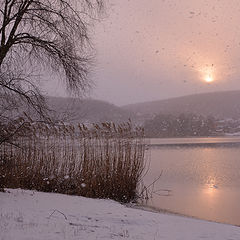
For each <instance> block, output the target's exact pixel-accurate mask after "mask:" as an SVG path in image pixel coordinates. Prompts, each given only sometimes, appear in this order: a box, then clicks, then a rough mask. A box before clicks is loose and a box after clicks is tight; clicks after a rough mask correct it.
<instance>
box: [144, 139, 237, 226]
mask: <svg viewBox="0 0 240 240" xmlns="http://www.w3.org/2000/svg"><path fill="white" fill-rule="evenodd" d="M146 153H147V157H148V158H149V159H150V165H149V171H148V173H147V174H146V176H145V184H146V185H148V184H150V183H151V182H153V180H154V179H156V178H157V177H158V176H159V175H160V174H161V177H160V179H159V180H158V181H157V182H156V183H155V184H154V189H153V194H152V199H151V200H149V201H148V203H147V205H148V206H149V207H152V208H155V209H159V210H160V209H161V210H166V211H169V212H174V213H179V214H183V215H187V216H193V217H196V218H201V219H206V220H210V221H217V222H223V223H229V224H233V225H240V137H221V138H220V137H217V138H177V139H151V140H149V147H148V150H147V152H146Z"/></svg>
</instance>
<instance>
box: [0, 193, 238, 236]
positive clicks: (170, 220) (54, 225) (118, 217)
mask: <svg viewBox="0 0 240 240" xmlns="http://www.w3.org/2000/svg"><path fill="white" fill-rule="evenodd" d="M0 239H1V240H13V239H14V240H39V239H41V240H59V239H67V240H72V239H74V240H75V239H76V240H77V239H78V240H85V239H89V240H95V239H104V240H108V239H147V240H154V239H156V240H157V239H166V240H170V239H171V240H177V239H179V240H180V239H182V240H195V239H199V240H200V239H201V240H202V239H205V240H206V239H209V240H210V239H211V240H227V239H228V240H230V239H231V240H235V239H236V240H239V239H240V228H239V227H235V226H231V225H224V224H218V223H212V222H207V221H201V220H196V219H192V218H186V217H181V216H174V215H167V214H161V213H153V212H147V211H143V210H139V209H133V208H128V207H126V206H123V205H121V204H119V203H116V202H114V201H111V200H98V199H89V198H83V197H77V196H67V195H61V194H53V193H41V192H33V191H24V190H10V191H9V192H7V193H0Z"/></svg>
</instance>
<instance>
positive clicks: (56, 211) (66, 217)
mask: <svg viewBox="0 0 240 240" xmlns="http://www.w3.org/2000/svg"><path fill="white" fill-rule="evenodd" d="M55 212H59V213H61V214H62V215H63V216H64V218H65V220H67V217H66V215H65V214H64V213H62V212H60V211H58V210H56V209H55V210H54V211H53V212H52V213H51V214H50V216H49V217H48V219H50V218H51V216H52V215H53V214H54V213H55Z"/></svg>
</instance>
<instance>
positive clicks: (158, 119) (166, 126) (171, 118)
mask: <svg viewBox="0 0 240 240" xmlns="http://www.w3.org/2000/svg"><path fill="white" fill-rule="evenodd" d="M216 123H217V122H216V120H215V119H214V118H213V117H211V116H209V117H205V116H201V115H195V114H191V113H189V114H180V115H171V114H158V115H156V116H155V117H154V118H153V119H151V120H147V121H146V122H145V124H144V128H145V134H146V137H190V136H211V135H215V134H216V126H217V124H216Z"/></svg>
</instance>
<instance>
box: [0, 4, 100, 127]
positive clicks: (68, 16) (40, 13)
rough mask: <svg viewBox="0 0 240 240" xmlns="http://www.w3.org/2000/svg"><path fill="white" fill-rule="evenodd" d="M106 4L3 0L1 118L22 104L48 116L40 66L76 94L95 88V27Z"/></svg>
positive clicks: (0, 23)
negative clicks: (92, 78) (92, 66)
mask: <svg viewBox="0 0 240 240" xmlns="http://www.w3.org/2000/svg"><path fill="white" fill-rule="evenodd" d="M103 2H104V0H0V98H1V104H0V105H1V106H0V122H1V121H4V118H6V116H7V117H8V116H9V114H10V112H14V113H16V111H19V109H21V105H26V106H28V107H30V108H31V109H33V110H34V111H35V112H36V113H38V114H39V115H40V116H45V114H46V111H45V110H46V104H45V101H44V98H43V96H42V94H41V91H40V89H39V87H38V81H39V79H40V78H39V75H38V74H37V75H36V74H35V70H36V69H37V70H38V72H39V73H41V71H44V72H45V71H47V72H50V71H52V72H54V73H57V74H58V76H59V78H61V79H62V80H64V82H65V83H66V86H67V89H68V90H69V91H71V92H74V93H83V92H85V91H86V90H87V89H88V88H89V86H90V84H89V83H90V82H89V80H88V78H87V76H88V72H89V62H90V60H91V54H89V49H91V44H90V40H89V27H90V25H91V23H92V20H96V19H97V18H98V17H99V13H100V12H101V11H102V9H103ZM33 73H34V74H35V75H34V74H33ZM21 110H22V109H21Z"/></svg>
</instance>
